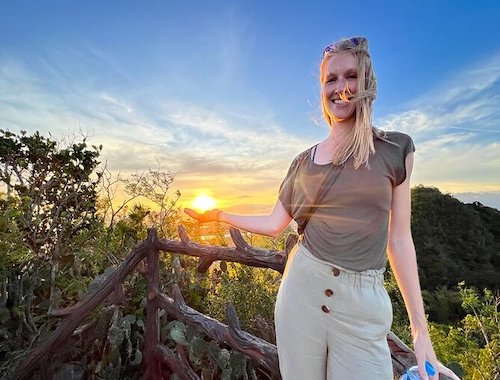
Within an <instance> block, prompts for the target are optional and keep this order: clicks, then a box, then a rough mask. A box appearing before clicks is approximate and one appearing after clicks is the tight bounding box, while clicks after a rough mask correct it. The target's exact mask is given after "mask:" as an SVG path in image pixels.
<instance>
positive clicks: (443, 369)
mask: <svg viewBox="0 0 500 380" xmlns="http://www.w3.org/2000/svg"><path fill="white" fill-rule="evenodd" d="M438 369H439V373H442V374H443V375H446V376H448V377H449V378H450V379H453V380H460V378H459V377H458V376H457V375H455V372H453V371H452V370H451V369H449V368H448V367H445V366H444V365H442V364H441V363H439V364H438Z"/></svg>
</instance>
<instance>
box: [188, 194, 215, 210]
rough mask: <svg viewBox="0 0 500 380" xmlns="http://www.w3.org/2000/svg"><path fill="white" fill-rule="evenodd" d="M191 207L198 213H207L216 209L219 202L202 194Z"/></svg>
mask: <svg viewBox="0 0 500 380" xmlns="http://www.w3.org/2000/svg"><path fill="white" fill-rule="evenodd" d="M191 205H192V207H193V208H194V209H195V210H196V211H199V212H205V211H207V210H211V209H213V208H215V206H216V205H217V202H216V201H215V199H213V198H212V197H210V196H208V195H206V194H200V195H198V196H197V197H196V199H195V200H194V201H193V202H192V203H191Z"/></svg>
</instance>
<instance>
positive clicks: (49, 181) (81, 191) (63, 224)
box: [0, 130, 101, 260]
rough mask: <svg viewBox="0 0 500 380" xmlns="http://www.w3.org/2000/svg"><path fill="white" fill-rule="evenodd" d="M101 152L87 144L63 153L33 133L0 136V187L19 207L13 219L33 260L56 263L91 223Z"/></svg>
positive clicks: (54, 145) (79, 144)
mask: <svg viewBox="0 0 500 380" xmlns="http://www.w3.org/2000/svg"><path fill="white" fill-rule="evenodd" d="M100 149H101V147H96V146H92V147H90V148H89V147H88V146H87V144H86V142H85V139H83V141H82V142H74V143H72V144H69V146H68V147H61V146H60V145H59V144H58V143H57V142H56V141H54V140H52V139H50V138H47V137H44V136H42V135H40V134H39V133H38V132H35V133H34V134H33V135H27V134H26V133H25V132H21V133H20V134H19V135H16V134H14V133H12V132H9V131H4V130H0V164H1V165H2V167H3V171H1V172H0V183H3V184H4V185H5V186H6V189H7V197H14V198H15V199H16V200H17V202H18V205H17V206H18V207H17V209H18V211H19V213H20V215H19V217H18V218H16V219H15V222H16V224H17V227H18V229H19V231H20V232H21V233H22V235H23V241H24V242H25V243H26V244H27V245H28V246H29V247H30V249H31V250H32V251H33V253H34V254H35V255H36V257H37V258H38V259H40V260H43V259H49V260H50V259H54V258H56V259H58V258H60V257H62V256H64V255H65V254H66V253H68V252H71V248H72V245H71V240H72V238H73V237H74V236H76V235H78V234H79V233H80V232H81V231H83V230H86V229H88V228H91V225H92V223H93V221H94V219H93V216H94V213H95V202H96V197H97V194H96V186H97V183H98V181H99V176H100V173H97V175H96V178H92V174H93V172H94V171H95V169H96V167H97V165H98V164H99V161H98V157H99V154H100Z"/></svg>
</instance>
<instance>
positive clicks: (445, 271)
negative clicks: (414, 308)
mask: <svg viewBox="0 0 500 380" xmlns="http://www.w3.org/2000/svg"><path fill="white" fill-rule="evenodd" d="M412 233H413V239H414V242H415V248H416V250H417V257H418V266H419V271H420V279H421V284H422V288H423V289H427V290H432V289H435V288H436V287H440V286H448V287H454V286H456V285H457V283H458V282H460V281H465V283H466V284H467V285H468V286H476V287H478V288H484V287H488V288H490V289H500V211H499V210H496V209H494V208H491V207H486V206H483V205H482V204H480V203H478V202H474V203H472V204H464V203H462V202H460V201H459V200H458V199H456V198H454V197H452V196H450V195H448V194H442V193H441V192H440V191H439V190H438V189H436V188H433V187H424V186H416V187H414V188H413V189H412Z"/></svg>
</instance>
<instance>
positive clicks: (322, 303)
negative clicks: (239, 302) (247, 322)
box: [275, 243, 393, 380]
mask: <svg viewBox="0 0 500 380" xmlns="http://www.w3.org/2000/svg"><path fill="white" fill-rule="evenodd" d="M383 272H384V269H381V270H367V271H363V272H355V271H350V270H346V269H343V268H341V267H338V266H334V265H332V264H331V263H328V262H327V261H324V260H321V259H318V258H316V257H315V256H313V254H312V253H311V252H309V251H308V250H307V249H306V248H305V247H303V246H302V245H301V244H300V243H299V244H298V245H297V246H296V247H295V248H294V249H293V250H292V252H291V254H290V257H289V259H288V262H287V266H286V268H285V273H284V275H283V279H282V281H281V285H280V289H279V292H278V297H277V300H276V307H275V324H276V343H277V346H278V355H279V363H280V371H281V375H282V377H283V379H284V380H325V379H326V380H391V379H392V378H393V372H392V361H391V355H390V351H389V346H388V344H387V339H386V336H387V334H388V332H389V329H390V327H391V323H392V306H391V300H390V298H389V295H388V294H387V291H386V290H385V288H384V279H383Z"/></svg>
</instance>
